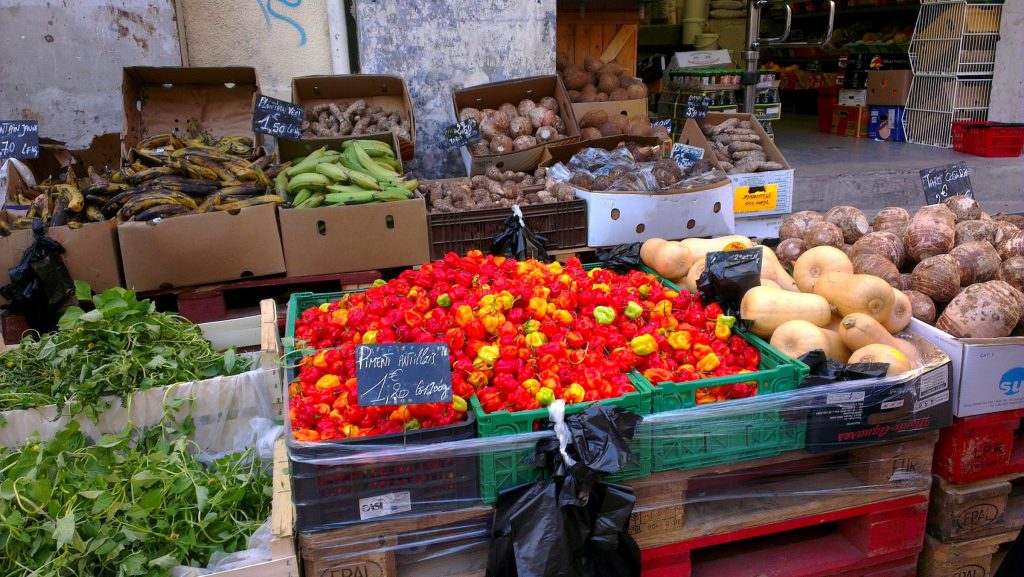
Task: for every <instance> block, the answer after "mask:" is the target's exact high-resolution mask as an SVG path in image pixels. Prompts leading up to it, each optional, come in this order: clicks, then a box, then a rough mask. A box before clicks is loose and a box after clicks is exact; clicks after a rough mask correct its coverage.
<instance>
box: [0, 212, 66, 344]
mask: <svg viewBox="0 0 1024 577" xmlns="http://www.w3.org/2000/svg"><path fill="white" fill-rule="evenodd" d="M45 234H46V227H45V226H43V224H42V221H40V220H36V221H35V222H34V223H32V235H33V237H34V240H33V241H32V244H31V245H30V246H29V247H28V248H27V249H26V250H25V252H24V254H23V255H22V257H21V261H20V262H19V263H18V265H17V266H15V267H14V268H12V269H10V271H9V274H10V277H11V283H10V284H8V285H6V286H4V287H0V295H3V297H4V298H5V299H7V300H8V301H10V303H11V311H12V312H15V313H18V314H20V315H22V316H24V317H25V321H26V322H27V323H28V326H29V327H31V328H32V329H34V330H36V331H38V332H40V333H48V332H50V331H53V330H56V328H57V321H59V320H60V317H61V316H63V315H64V311H66V310H67V309H68V307H70V306H72V305H76V304H78V299H76V298H75V283H74V281H73V280H71V275H70V274H69V273H68V269H67V267H66V266H65V265H64V259H63V258H62V257H61V255H62V254H63V253H64V247H63V246H61V244H60V243H59V242H57V241H55V240H53V239H50V238H46V236H45Z"/></svg>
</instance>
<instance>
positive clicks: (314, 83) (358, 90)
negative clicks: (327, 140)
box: [278, 74, 416, 161]
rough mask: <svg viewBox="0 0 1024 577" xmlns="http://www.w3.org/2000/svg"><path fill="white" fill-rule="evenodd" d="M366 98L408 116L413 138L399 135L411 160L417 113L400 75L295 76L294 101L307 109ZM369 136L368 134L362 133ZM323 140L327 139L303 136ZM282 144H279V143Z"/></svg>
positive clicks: (405, 156)
mask: <svg viewBox="0 0 1024 577" xmlns="http://www.w3.org/2000/svg"><path fill="white" fill-rule="evenodd" d="M358 99H362V100H365V101H366V103H367V104H369V105H371V106H379V107H381V108H382V109H383V110H386V111H388V112H399V113H401V114H404V115H405V117H406V118H408V119H409V133H410V134H411V135H412V139H411V140H410V139H408V138H399V145H400V146H401V148H402V160H406V161H409V160H412V159H413V154H414V146H415V144H416V115H415V111H414V110H413V106H412V98H411V97H410V96H409V87H408V86H406V84H405V81H404V80H402V78H401V77H400V76H387V75H383V74H347V75H338V76H302V77H299V78H293V79H292V103H294V104H298V105H301V106H303V107H304V108H305V109H306V110H307V111H308V110H309V109H311V108H312V107H314V106H316V105H318V104H337V103H340V102H346V103H351V102H354V101H355V100H358ZM361 136H364V137H365V136H369V135H365V134H364V135H361ZM303 140H311V141H320V140H324V138H320V137H317V138H303ZM278 145H279V146H280V143H278Z"/></svg>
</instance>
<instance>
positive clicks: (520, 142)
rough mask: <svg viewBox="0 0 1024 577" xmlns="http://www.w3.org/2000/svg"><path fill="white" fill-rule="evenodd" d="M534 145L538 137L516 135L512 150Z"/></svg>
mask: <svg viewBox="0 0 1024 577" xmlns="http://www.w3.org/2000/svg"><path fill="white" fill-rule="evenodd" d="M584 130H593V129H584ZM534 146H537V139H536V138H534V137H533V136H530V135H529V134H524V135H522V136H519V137H516V139H515V140H513V141H512V150H514V151H519V150H526V149H528V148H533V147H534Z"/></svg>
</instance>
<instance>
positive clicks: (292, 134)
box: [252, 94, 306, 142]
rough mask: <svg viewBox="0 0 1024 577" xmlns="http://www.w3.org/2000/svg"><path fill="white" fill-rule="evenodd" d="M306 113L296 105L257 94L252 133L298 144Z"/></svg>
mask: <svg viewBox="0 0 1024 577" xmlns="http://www.w3.org/2000/svg"><path fill="white" fill-rule="evenodd" d="M305 119H306V111H305V110H304V109H303V108H302V107H301V106H299V105H297V104H292V103H291V102H287V101H284V100H278V99H276V98H271V97H269V96H264V95H263V94H259V95H257V96H256V103H255V105H254V106H253V111H252V129H253V131H254V132H262V133H263V134H269V135H271V136H273V137H274V138H283V139H285V140H293V141H295V142H298V141H299V140H302V121H303V120H305Z"/></svg>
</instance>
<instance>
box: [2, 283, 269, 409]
mask: <svg viewBox="0 0 1024 577" xmlns="http://www.w3.org/2000/svg"><path fill="white" fill-rule="evenodd" d="M75 289H76V291H75V292H76V294H77V295H78V298H79V300H80V301H89V300H91V301H92V303H93V305H94V306H95V308H94V309H93V310H91V311H89V312H86V311H84V310H83V309H81V308H79V307H71V308H69V309H68V310H67V312H65V313H64V316H63V317H61V319H60V322H59V323H58V330H57V331H56V332H53V333H49V334H46V335H42V336H41V337H40V338H39V339H38V340H36V339H34V338H31V337H29V338H26V339H25V340H23V341H22V342H21V345H20V346H19V347H18V348H15V349H11V350H9V351H7V352H5V353H3V354H2V355H0V411H7V410H11V409H28V408H32V407H39V406H45V405H52V404H56V405H58V406H59V407H60V408H61V410H64V409H65V408H67V409H68V411H69V412H70V413H71V414H77V413H79V412H85V413H86V415H88V416H90V417H92V418H93V419H95V418H96V415H97V414H98V413H100V412H102V410H103V409H105V408H106V406H107V404H106V402H105V401H104V400H103V397H106V396H118V397H121V398H122V400H127V398H128V397H129V396H130V395H131V394H132V393H134V392H136V391H138V390H144V389H149V388H152V387H159V386H164V385H171V384H174V383H180V382H186V381H194V380H197V379H204V378H209V377H213V376H216V375H231V374H237V373H241V372H244V371H246V370H248V369H249V367H250V363H249V361H248V360H247V359H245V358H243V357H238V356H237V355H236V354H235V352H234V351H233V350H229V351H228V352H226V353H225V354H223V355H222V354H219V353H217V352H216V351H215V350H213V347H212V346H211V345H210V342H209V341H207V340H206V339H205V338H204V337H203V333H202V330H200V328H199V327H198V326H197V325H194V324H192V323H191V322H189V321H188V320H186V319H185V318H184V317H181V316H179V315H176V314H172V313H162V312H156V306H155V304H154V303H152V302H151V301H148V300H141V301H140V300H138V299H137V298H136V297H135V291H130V290H125V289H122V288H112V289H109V290H106V291H104V292H103V294H99V295H95V296H92V293H91V290H90V288H89V286H88V285H87V284H85V283H80V282H76V283H75Z"/></svg>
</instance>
